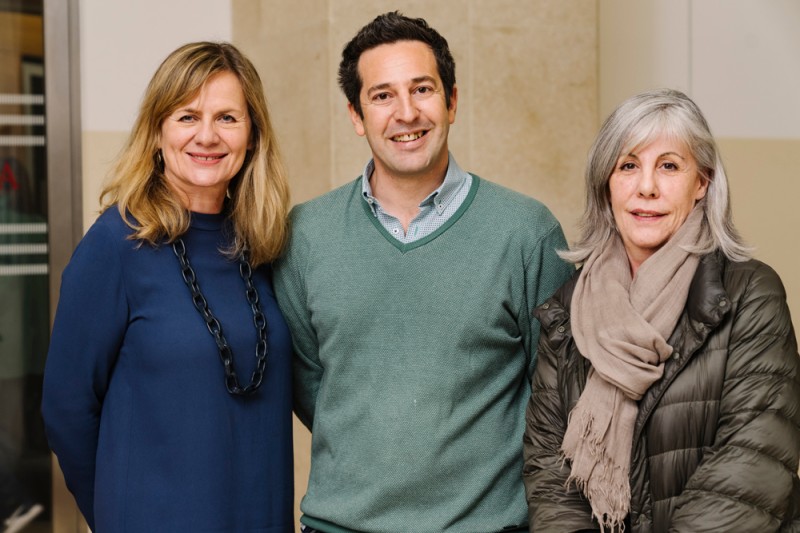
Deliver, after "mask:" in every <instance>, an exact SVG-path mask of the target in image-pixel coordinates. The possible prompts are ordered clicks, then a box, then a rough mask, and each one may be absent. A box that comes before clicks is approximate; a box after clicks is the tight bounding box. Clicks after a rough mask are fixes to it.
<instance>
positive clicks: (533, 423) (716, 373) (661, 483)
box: [523, 254, 800, 533]
mask: <svg viewBox="0 0 800 533" xmlns="http://www.w3.org/2000/svg"><path fill="white" fill-rule="evenodd" d="M576 280H577V274H576V276H575V277H574V278H573V279H572V280H570V281H568V282H567V283H566V284H565V285H564V286H563V287H562V288H561V289H559V291H558V292H557V293H556V294H555V295H554V296H553V297H552V298H551V299H550V300H548V301H547V302H546V303H544V304H543V305H541V306H540V307H539V308H538V309H536V310H535V311H534V314H535V316H536V317H537V318H538V319H539V321H540V322H541V324H542V335H541V336H540V340H539V355H538V357H539V362H538V364H537V367H536V372H535V374H534V377H533V394H532V396H531V401H530V404H529V405H528V412H527V430H526V433H525V438H524V451H525V466H524V472H523V476H524V480H525V488H526V494H527V498H528V505H529V509H530V527H531V531H533V532H536V533H545V532H558V533H565V532H574V531H583V530H594V531H597V530H599V526H598V524H597V522H596V521H594V520H592V519H591V508H590V507H589V503H588V501H587V500H586V499H585V498H584V497H583V496H582V494H581V493H580V492H578V491H577V489H575V487H574V485H571V486H570V487H569V488H568V489H565V483H566V480H567V476H568V475H569V461H566V462H564V461H563V459H562V457H561V454H560V451H559V450H560V446H561V441H562V439H563V437H564V431H565V429H566V425H567V418H568V416H569V413H570V411H571V410H572V408H573V407H574V406H575V404H576V402H577V401H578V397H579V396H580V393H581V391H582V390H583V387H584V385H585V383H586V374H587V372H588V370H589V366H590V363H589V361H588V360H587V359H585V358H584V357H582V356H581V354H580V353H579V352H578V350H577V348H576V346H575V342H574V340H573V338H572V333H571V328H570V315H569V307H570V302H571V300H572V293H573V290H574V288H575V282H576ZM669 344H670V345H671V346H672V347H673V348H674V349H675V351H674V353H673V355H672V356H671V357H670V359H669V360H668V361H667V362H666V363H665V365H664V375H663V377H662V378H661V380H659V381H658V382H656V383H655V384H653V386H651V387H650V389H649V390H648V391H647V393H646V394H645V396H644V397H643V398H642V400H641V401H640V402H639V415H638V418H637V420H636V425H635V428H634V439H633V449H632V452H631V472H630V482H631V495H632V498H631V511H630V514H629V516H628V518H627V520H626V523H627V527H626V531H632V532H634V533H644V532H662V531H663V532H666V531H670V532H679V531H680V532H692V533H697V532H710V531H714V532H725V533H729V532H754V533H756V532H757V533H766V532H770V531H781V532H788V531H792V532H800V481H798V476H797V469H798V455H799V454H800V356H798V353H797V341H796V339H795V334H794V331H793V328H792V323H791V319H790V317H789V309H788V307H787V305H786V295H785V292H784V289H783V285H782V284H781V281H780V279H779V278H778V275H777V274H776V273H775V272H774V271H773V270H772V269H771V268H769V267H768V266H767V265H765V264H763V263H760V262H758V261H748V262H745V263H732V262H729V261H728V260H726V259H724V258H722V257H721V256H719V255H718V254H711V255H708V256H705V257H704V258H703V260H702V261H701V263H700V266H699V267H698V269H697V273H696V274H695V277H694V280H693V281H692V286H691V289H690V292H689V299H688V301H687V303H686V308H685V309H684V311H683V314H682V316H681V317H680V319H679V321H678V325H677V326H676V328H675V331H674V332H673V334H672V336H671V337H670V339H669Z"/></svg>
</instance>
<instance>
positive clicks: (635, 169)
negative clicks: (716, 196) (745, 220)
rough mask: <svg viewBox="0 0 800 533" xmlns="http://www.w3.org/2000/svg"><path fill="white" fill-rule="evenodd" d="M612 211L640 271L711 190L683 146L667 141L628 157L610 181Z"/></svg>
mask: <svg viewBox="0 0 800 533" xmlns="http://www.w3.org/2000/svg"><path fill="white" fill-rule="evenodd" d="M608 186H609V190H610V193H611V211H612V213H613V215H614V221H615V223H616V225H617V229H618V230H619V233H620V235H621V237H622V242H623V244H624V245H625V251H626V252H627V254H628V259H629V260H630V263H631V268H632V270H633V271H634V272H635V271H636V269H638V267H639V266H640V265H641V264H642V263H643V262H644V261H645V260H646V259H647V258H648V257H650V256H651V255H653V254H654V253H656V251H658V250H659V249H660V248H661V247H662V246H664V244H665V243H666V242H667V241H669V240H670V239H671V238H672V236H673V235H675V233H676V232H677V231H678V228H680V227H681V225H683V223H684V222H685V221H686V218H687V217H688V216H689V213H691V211H692V209H693V208H694V206H695V204H696V203H697V201H698V200H700V199H702V198H703V197H704V196H705V194H706V190H707V189H708V182H707V180H705V179H703V177H702V176H701V174H700V172H699V170H698V167H697V161H695V158H694V156H693V155H692V153H691V150H689V148H688V146H686V144H685V143H684V142H682V141H679V140H676V139H673V138H671V137H666V136H661V137H658V138H656V139H655V140H654V141H653V142H651V143H650V144H647V145H645V146H637V147H635V148H634V149H633V150H632V151H631V152H630V153H626V154H622V155H621V156H620V157H619V159H618V160H617V164H616V166H615V167H614V172H613V173H612V174H611V178H610V180H609V182H608Z"/></svg>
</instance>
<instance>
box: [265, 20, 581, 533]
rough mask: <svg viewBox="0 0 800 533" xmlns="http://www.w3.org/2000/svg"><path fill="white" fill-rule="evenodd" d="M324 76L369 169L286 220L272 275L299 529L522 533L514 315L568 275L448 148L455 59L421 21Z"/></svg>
mask: <svg viewBox="0 0 800 533" xmlns="http://www.w3.org/2000/svg"><path fill="white" fill-rule="evenodd" d="M339 83H340V85H341V87H342V89H343V91H344V93H345V95H346V96H347V99H348V102H349V103H348V108H349V111H350V117H351V120H352V122H353V126H354V127H355V131H356V133H357V134H358V135H360V136H362V137H366V139H367V142H368V143H369V146H370V148H371V150H372V159H371V160H370V161H369V163H367V165H366V167H365V169H364V172H363V174H362V176H361V177H360V178H358V179H356V180H355V181H353V182H351V183H350V184H348V185H345V186H343V187H340V188H338V189H336V190H334V191H332V192H330V193H328V194H326V195H323V196H321V197H319V198H317V199H315V200H312V201H310V202H307V203H305V204H302V205H300V206H298V207H296V208H295V209H294V210H293V214H292V225H293V235H292V239H291V243H290V246H289V248H288V250H287V252H286V254H285V256H284V258H283V259H282V260H281V261H280V262H279V263H278V264H277V265H276V271H275V288H276V292H277V296H278V300H279V303H280V305H281V308H282V310H283V312H284V314H285V316H286V320H287V322H288V323H289V327H290V329H291V331H292V335H293V339H294V348H295V365H294V387H295V388H294V393H295V409H296V412H297V414H298V416H299V417H300V419H301V420H302V421H303V423H304V424H306V425H307V426H308V427H309V428H310V429H311V431H312V452H311V453H312V457H311V475H310V479H309V484H308V492H307V493H306V495H305V497H304V498H303V501H302V504H301V510H302V512H303V517H302V518H301V522H302V523H303V531H308V532H314V531H320V532H324V533H337V532H370V533H372V532H387V533H406V532H431V533H433V532H437V533H438V532H442V531H447V532H471V533H486V532H491V531H527V529H528V526H527V515H528V511H527V505H526V502H525V493H524V489H523V484H522V433H523V429H524V427H525V420H524V418H525V406H526V402H527V400H528V398H529V396H530V386H529V378H530V375H531V372H532V370H533V366H534V363H535V359H536V342H537V339H538V335H539V331H538V329H539V325H538V323H537V322H536V321H535V320H534V319H533V318H532V317H531V311H532V310H533V309H534V307H536V306H537V305H538V304H540V303H542V302H543V301H544V300H545V299H546V298H547V297H549V296H550V295H551V294H552V293H553V292H554V291H555V290H556V289H557V288H558V287H559V286H560V285H561V284H562V283H563V282H564V281H565V280H566V279H567V278H568V277H569V276H570V274H571V272H572V268H571V267H570V266H568V265H567V264H566V263H563V262H562V261H561V260H560V259H559V258H558V257H557V255H556V253H555V250H556V249H558V248H562V249H563V248H566V243H565V240H564V235H563V233H562V231H561V228H560V226H559V224H558V222H557V221H556V219H555V218H554V217H553V215H552V214H551V213H550V211H548V210H547V208H546V207H545V206H543V205H542V204H541V203H539V202H537V201H536V200H534V199H532V198H528V197H525V196H522V195H520V194H518V193H515V192H512V191H510V190H508V189H505V188H503V187H500V186H499V185H495V184H493V183H491V182H489V181H486V180H483V179H481V178H479V177H478V176H475V175H472V174H468V173H466V172H464V171H463V170H461V168H459V166H458V164H457V163H456V161H455V159H454V158H453V157H452V155H450V154H449V152H448V148H447V136H448V130H449V127H450V125H451V124H452V123H453V122H454V120H455V116H456V104H457V101H458V92H457V88H456V85H455V65H454V62H453V58H452V56H451V54H450V51H449V49H448V45H447V41H446V40H445V39H444V38H443V37H442V36H441V35H439V33H437V32H436V31H435V30H433V29H432V28H430V27H429V26H428V25H427V23H426V22H425V21H424V20H422V19H411V18H407V17H404V16H402V15H400V14H398V13H387V14H384V15H381V16H379V17H377V18H376V19H375V20H373V21H372V22H370V23H369V24H368V25H367V26H365V27H364V28H362V29H361V30H360V31H359V33H358V34H357V35H356V36H355V37H354V38H353V40H351V41H350V43H349V44H348V45H347V46H346V47H345V49H344V52H343V57H342V61H341V64H340V67H339Z"/></svg>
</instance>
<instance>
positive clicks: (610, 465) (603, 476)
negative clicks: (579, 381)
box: [561, 407, 631, 533]
mask: <svg viewBox="0 0 800 533" xmlns="http://www.w3.org/2000/svg"><path fill="white" fill-rule="evenodd" d="M576 411H577V412H576ZM572 415H577V418H578V420H574V421H573V420H572V418H573V416H572ZM569 418H570V423H569V426H568V429H567V434H566V435H565V436H564V444H563V446H562V450H561V451H562V459H564V460H566V459H569V460H570V461H572V469H571V471H570V475H569V477H568V478H567V481H566V483H565V487H566V488H568V487H569V486H570V485H571V484H574V485H575V486H576V487H577V488H578V489H579V490H580V491H581V492H582V493H583V494H585V495H586V497H587V498H588V499H589V504H590V505H591V507H592V517H593V518H595V519H597V521H598V522H599V523H600V524H601V525H602V526H603V531H609V532H611V533H616V532H619V533H622V532H624V531H625V517H626V516H627V515H628V512H629V511H630V501H631V489H630V484H629V481H628V475H629V466H628V464H627V463H626V464H615V463H614V458H615V457H614V456H613V455H611V454H609V453H607V451H606V447H605V442H604V437H605V433H606V430H607V428H608V426H607V424H606V425H605V427H603V424H600V425H599V426H598V424H597V423H596V422H597V421H596V420H595V418H594V416H592V413H591V412H590V411H588V410H580V411H579V409H578V407H576V408H575V409H574V410H573V411H572V413H570V417H569ZM570 433H571V434H570ZM626 455H627V456H629V455H628V454H626ZM587 456H588V457H590V458H591V461H590V462H586V461H583V462H581V461H580V459H578V462H577V463H576V462H575V458H576V457H578V458H581V457H587Z"/></svg>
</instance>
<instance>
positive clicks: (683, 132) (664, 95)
mask: <svg viewBox="0 0 800 533" xmlns="http://www.w3.org/2000/svg"><path fill="white" fill-rule="evenodd" d="M660 136H667V137H670V138H672V139H677V140H680V141H682V142H684V143H685V144H686V146H687V147H688V148H689V149H690V150H691V151H692V155H693V156H694V158H695V161H697V166H698V171H699V172H700V177H701V179H703V180H706V181H707V182H708V192H707V193H706V197H705V198H704V199H703V200H702V201H701V202H702V204H701V205H702V208H703V211H704V217H703V226H704V228H705V230H706V231H705V234H706V235H707V236H708V238H707V239H706V240H705V242H701V243H699V245H698V246H697V247H696V248H695V249H693V250H692V251H693V252H696V253H701V254H702V253H709V252H712V251H714V250H720V251H722V253H723V254H725V256H726V257H727V258H728V259H730V260H731V261H746V260H747V259H748V258H749V257H750V252H751V249H750V248H749V247H748V246H747V245H745V243H744V241H743V240H742V238H741V236H740V235H739V232H738V231H736V228H735V227H734V225H733V219H732V215H731V206H730V195H729V193H728V178H727V176H726V175H725V169H724V167H723V165H722V159H721V158H720V155H719V150H718V148H717V143H716V142H715V141H714V137H713V136H712V135H711V131H710V129H709V127H708V123H707V122H706V119H705V117H703V113H702V112H701V111H700V108H698V107H697V104H695V103H694V102H693V101H692V100H691V99H689V97H688V96H686V95H685V94H683V93H682V92H680V91H676V90H673V89H657V90H654V91H648V92H644V93H641V94H637V95H636V96H633V97H631V98H629V99H627V100H625V101H624V102H622V103H621V104H620V105H619V107H617V109H616V110H614V112H613V113H611V115H610V116H609V117H608V118H607V119H606V121H605V122H604V123H603V126H602V127H601V128H600V132H599V133H598V134H597V138H596V139H595V141H594V144H593V145H592V148H591V150H589V156H588V158H587V162H586V210H585V211H584V213H583V216H582V218H581V223H580V228H581V237H580V239H579V240H578V242H577V243H575V245H574V246H573V247H572V248H571V249H570V250H568V251H561V252H559V255H560V256H561V257H562V258H563V259H565V260H567V261H570V262H572V263H582V262H584V261H585V260H586V259H587V258H588V257H589V255H591V253H592V252H593V251H594V250H595V249H598V248H600V247H602V246H603V245H604V244H605V243H606V241H608V239H609V238H611V236H612V235H614V234H615V233H617V226H616V224H615V222H614V215H613V214H612V212H611V200H610V193H609V188H608V181H609V179H610V178H611V174H612V173H613V172H614V168H615V166H616V163H617V160H618V159H619V157H620V156H621V155H622V154H623V153H630V152H632V151H634V150H635V149H636V148H637V147H642V146H646V145H647V144H649V143H650V142H652V141H654V140H655V139H656V138H658V137H660Z"/></svg>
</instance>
